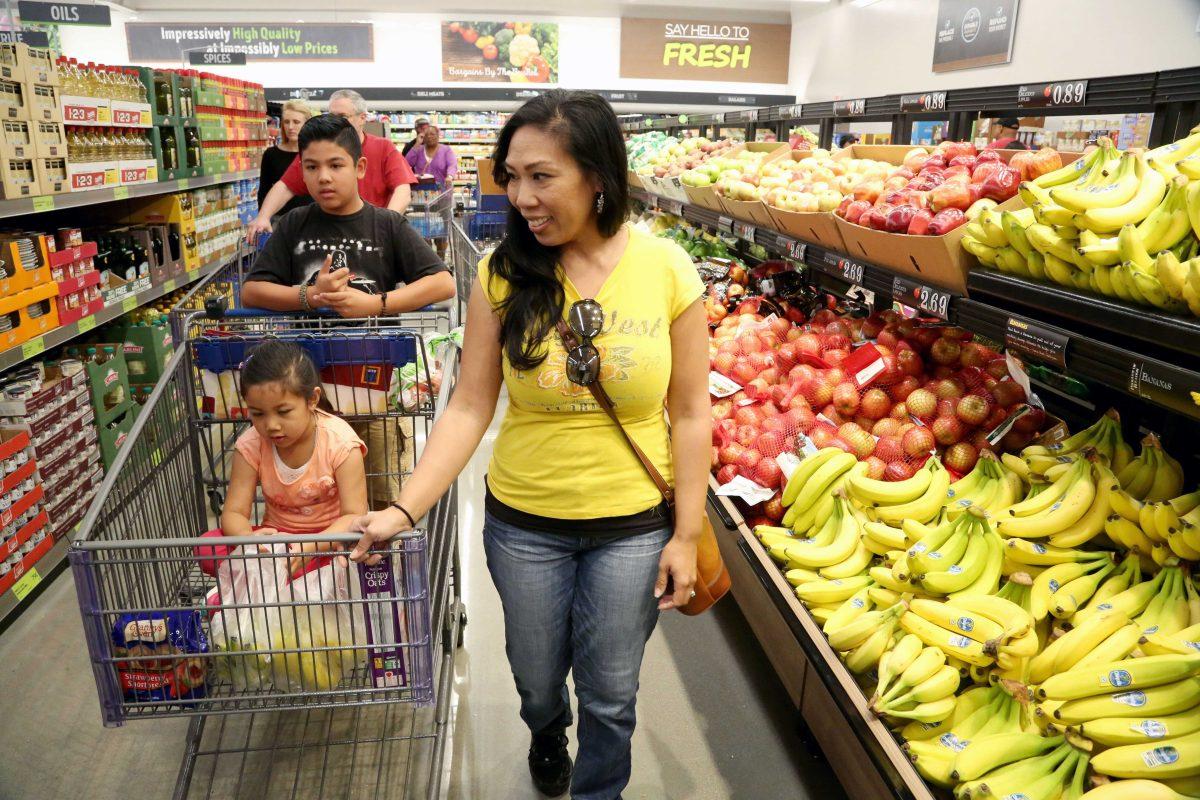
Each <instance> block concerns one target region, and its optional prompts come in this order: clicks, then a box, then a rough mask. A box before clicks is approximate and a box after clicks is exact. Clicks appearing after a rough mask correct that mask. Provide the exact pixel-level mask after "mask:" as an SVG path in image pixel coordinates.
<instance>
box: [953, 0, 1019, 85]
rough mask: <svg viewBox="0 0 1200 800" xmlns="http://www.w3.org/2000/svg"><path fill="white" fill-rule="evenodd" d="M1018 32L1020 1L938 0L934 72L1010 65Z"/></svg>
mask: <svg viewBox="0 0 1200 800" xmlns="http://www.w3.org/2000/svg"><path fill="white" fill-rule="evenodd" d="M1016 30H1017V0H988V1H987V2H984V0H938V17H937V31H936V32H935V33H934V39H933V71H934V72H951V71H953V70H956V69H971V68H972V67H986V66H990V65H992V64H1007V63H1008V62H1010V61H1012V47H1013V35H1014V34H1015V33H1016Z"/></svg>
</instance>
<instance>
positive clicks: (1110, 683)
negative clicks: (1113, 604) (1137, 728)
mask: <svg viewBox="0 0 1200 800" xmlns="http://www.w3.org/2000/svg"><path fill="white" fill-rule="evenodd" d="M1197 673H1200V653H1193V654H1191V655H1186V656H1177V655H1166V656H1145V657H1143V658H1130V659H1125V660H1121V661H1110V662H1107V663H1103V664H1093V665H1090V666H1088V667H1086V668H1082V669H1073V670H1070V671H1069V672H1064V673H1060V674H1058V675H1054V676H1051V677H1050V678H1048V679H1046V680H1045V681H1043V682H1042V684H1041V685H1040V686H1038V687H1037V696H1038V698H1039V699H1041V700H1046V699H1050V700H1076V699H1078V698H1080V697H1092V696H1094V695H1098V694H1108V693H1110V692H1114V691H1125V690H1133V689H1149V688H1151V687H1154V686H1162V685H1163V684H1167V683H1175V682H1176V681H1180V680H1183V679H1184V678H1191V677H1194V676H1195V675H1196V674H1197Z"/></svg>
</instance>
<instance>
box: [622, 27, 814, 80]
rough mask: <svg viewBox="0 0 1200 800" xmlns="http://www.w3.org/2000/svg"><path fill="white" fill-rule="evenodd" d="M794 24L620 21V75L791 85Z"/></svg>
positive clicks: (624, 76) (623, 76)
mask: <svg viewBox="0 0 1200 800" xmlns="http://www.w3.org/2000/svg"><path fill="white" fill-rule="evenodd" d="M791 39H792V29H791V26H790V25H769V24H758V23H751V24H743V23H727V22H710V21H701V20H678V19H635V18H629V17H623V18H622V19H621V77H622V78H657V79H660V80H708V81H731V82H739V83H779V84H786V83H787V82H788V54H789V51H790V48H791Z"/></svg>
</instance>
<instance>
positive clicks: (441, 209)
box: [405, 183, 454, 251]
mask: <svg viewBox="0 0 1200 800" xmlns="http://www.w3.org/2000/svg"><path fill="white" fill-rule="evenodd" d="M453 215H454V187H453V186H444V187H443V186H440V185H438V184H435V183H420V184H417V185H415V186H413V189H412V203H411V204H410V205H409V207H408V212H407V213H406V214H405V216H407V217H408V222H409V224H410V225H412V226H413V229H414V230H416V232H417V233H419V234H420V235H421V236H422V237H424V238H425V239H426V240H428V241H429V243H430V244H431V245H434V246H437V244H438V242H439V241H440V242H441V247H440V248H439V251H440V250H442V249H444V248H445V242H446V239H447V237H449V236H450V224H451V221H452V218H453Z"/></svg>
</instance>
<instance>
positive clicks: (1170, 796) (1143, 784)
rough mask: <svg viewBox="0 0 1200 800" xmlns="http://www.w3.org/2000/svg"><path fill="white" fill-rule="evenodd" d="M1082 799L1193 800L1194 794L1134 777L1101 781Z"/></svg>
mask: <svg viewBox="0 0 1200 800" xmlns="http://www.w3.org/2000/svg"><path fill="white" fill-rule="evenodd" d="M1082 800H1195V795H1187V794H1180V793H1179V792H1177V791H1175V790H1174V789H1172V788H1171V787H1170V786H1168V785H1166V784H1165V783H1159V782H1158V781H1151V780H1146V779H1139V778H1135V779H1131V780H1127V781H1110V782H1109V783H1102V784H1100V785H1099V786H1097V787H1096V788H1095V789H1092V790H1091V791H1090V792H1088V793H1087V794H1085V795H1084V796H1083V798H1082Z"/></svg>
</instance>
